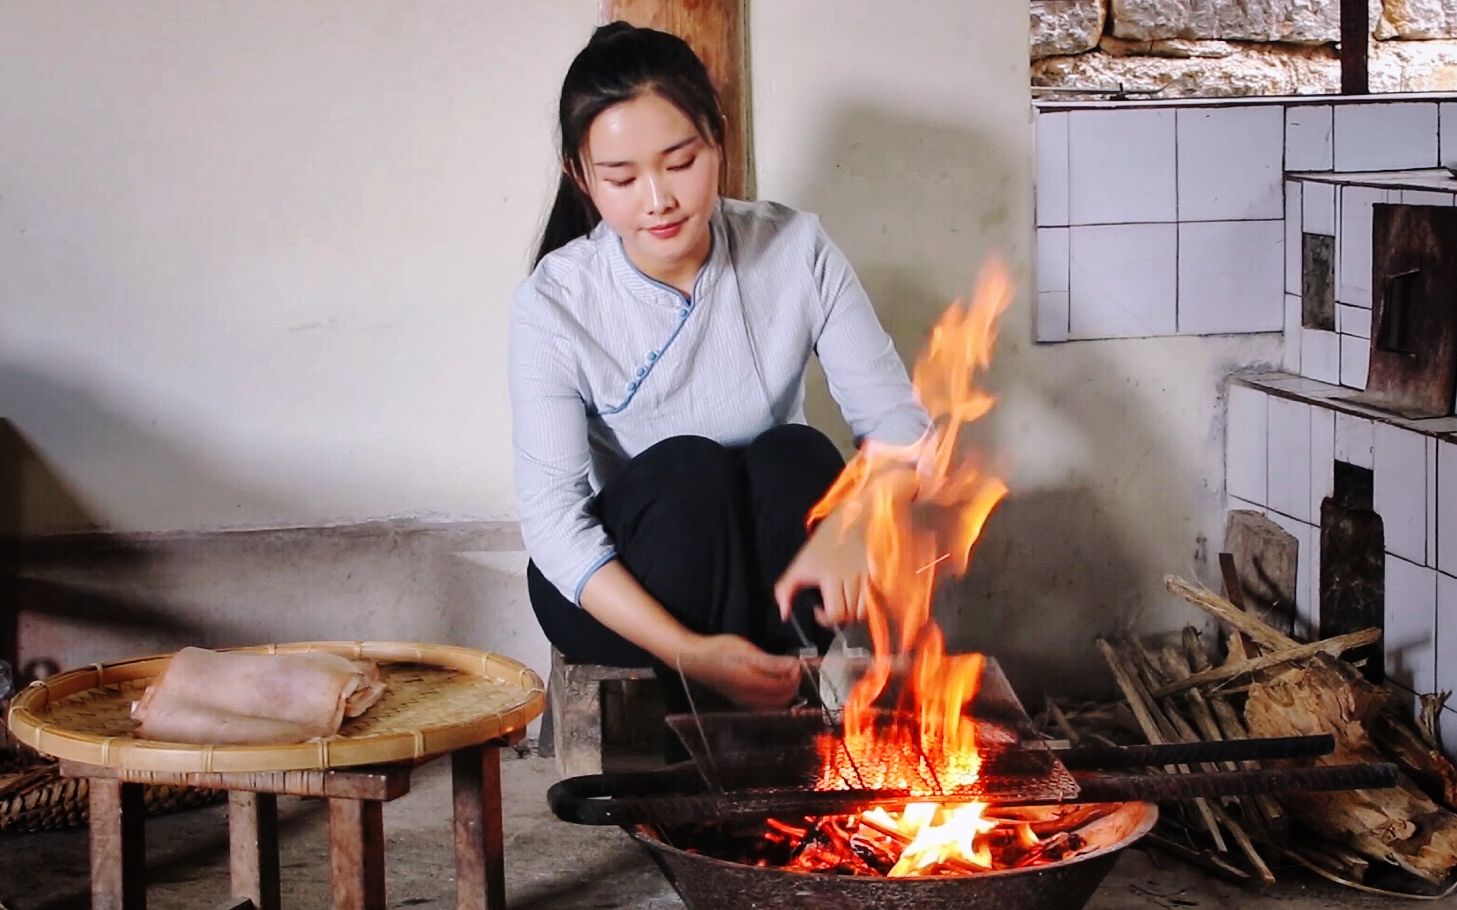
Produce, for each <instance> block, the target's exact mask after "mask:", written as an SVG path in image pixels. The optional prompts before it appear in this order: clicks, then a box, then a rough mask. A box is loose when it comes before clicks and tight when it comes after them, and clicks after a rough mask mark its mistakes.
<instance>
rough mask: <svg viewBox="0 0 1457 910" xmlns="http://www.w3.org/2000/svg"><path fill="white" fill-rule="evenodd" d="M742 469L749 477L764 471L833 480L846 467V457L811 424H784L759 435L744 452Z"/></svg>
mask: <svg viewBox="0 0 1457 910" xmlns="http://www.w3.org/2000/svg"><path fill="white" fill-rule="evenodd" d="M744 465H745V469H746V470H747V471H748V472H749V475H750V477H751V479H752V478H753V476H754V475H756V474H758V473H760V472H761V471H764V470H770V471H783V470H785V469H789V470H791V471H793V472H794V473H798V472H801V471H807V472H809V473H810V474H811V475H813V476H816V477H819V476H825V477H827V478H828V480H827V481H826V483H827V484H828V482H829V481H833V480H834V478H835V477H836V476H837V475H838V474H839V472H840V471H841V470H842V469H843V468H844V467H845V459H844V458H842V457H841V456H840V450H839V449H837V448H836V447H835V444H834V443H833V442H831V441H830V438H829V437H828V436H826V435H825V434H824V433H821V432H820V431H819V430H817V429H815V428H814V427H811V426H807V425H805V424H802V423H787V424H782V425H780V426H777V427H774V428H773V429H770V430H765V431H764V432H763V433H761V434H759V436H758V438H756V439H755V440H754V441H753V442H752V443H750V444H749V447H748V449H747V450H745V452H744Z"/></svg>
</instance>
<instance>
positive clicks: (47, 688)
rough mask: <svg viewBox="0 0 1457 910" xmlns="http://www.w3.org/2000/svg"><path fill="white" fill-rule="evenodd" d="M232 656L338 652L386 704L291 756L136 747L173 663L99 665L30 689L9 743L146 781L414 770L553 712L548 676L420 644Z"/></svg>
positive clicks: (243, 749) (16, 709) (289, 648)
mask: <svg viewBox="0 0 1457 910" xmlns="http://www.w3.org/2000/svg"><path fill="white" fill-rule="evenodd" d="M228 650H235V651H246V652H260V653H267V654H289V653H300V652H308V651H328V652H331V653H334V654H339V655H342V656H344V657H348V658H350V659H353V660H359V659H365V660H374V661H376V662H378V663H379V667H380V672H381V673H382V674H383V676H384V679H385V683H386V689H385V693H384V696H383V697H382V698H381V699H380V700H379V702H378V703H376V704H375V705H374V706H373V707H371V708H370V709H369V710H368V711H367V712H365V713H364V715H362V716H360V717H355V718H350V719H347V720H345V721H344V724H343V726H342V727H341V728H340V730H339V733H338V734H337V735H335V736H331V737H328V738H327V739H316V740H310V741H309V742H304V743H294V744H288V745H208V744H203V743H170V742H161V741H158V740H147V739H137V738H135V737H133V736H131V735H130V731H131V729H132V726H133V724H132V722H131V705H132V702H134V701H136V700H137V699H140V698H141V697H142V692H143V691H144V690H145V689H146V687H147V684H148V683H149V682H151V681H152V680H153V679H155V678H156V676H157V675H158V674H159V673H161V671H162V668H163V667H164V666H165V665H166V663H167V660H168V658H169V657H170V655H165V654H164V655H158V656H155V657H143V658H138V659H136V660H127V661H120V662H118V663H110V664H93V665H92V666H90V667H87V668H85V669H80V670H71V671H68V672H65V673H61V674H58V675H56V676H52V677H51V678H49V679H46V680H41V681H37V682H34V683H31V684H30V685H29V686H27V687H26V688H25V689H24V690H22V691H21V692H20V693H19V694H18V695H16V696H15V698H14V700H13V701H12V703H11V706H10V716H9V724H10V731H11V734H12V735H13V736H14V737H15V738H16V739H18V740H20V741H21V742H23V743H25V744H26V745H28V746H30V747H31V748H33V749H35V750H36V751H37V752H42V753H45V754H47V755H53V756H55V757H57V758H62V759H69V760H71V761H77V762H84V763H86V764H92V765H101V766H104V767H110V768H125V769H128V770H136V771H166V772H180V773H186V772H199V771H200V772H228V771H241V772H248V771H299V770H318V769H327V768H342V767H349V766H354V765H368V764H379V763H382V762H394V761H408V760H413V759H420V758H426V757H430V756H435V755H440V754H443V753H446V752H451V751H454V750H456V749H460V748H464V747H465V746H471V745H476V744H479V743H483V742H486V741H488V740H492V739H495V738H496V737H499V736H504V735H506V734H508V733H512V732H514V731H516V730H520V729H522V728H524V727H525V726H526V725H527V724H528V723H529V722H530V721H531V720H533V719H534V718H536V717H537V716H538V715H540V714H541V712H542V710H543V708H544V707H545V706H546V689H545V687H544V686H543V685H542V682H541V677H540V676H537V675H536V673H535V672H533V671H532V670H531V669H529V668H528V667H526V666H525V665H524V664H522V663H520V662H518V661H515V660H512V659H511V658H509V657H503V656H501V655H499V654H492V653H489V652H486V651H477V650H475V649H472V648H461V647H456V646H453V645H429V644H417V643H410V642H381V641H356V642H337V641H316V642H299V643H295V644H272V645H258V646H255V647H249V648H232V649H228Z"/></svg>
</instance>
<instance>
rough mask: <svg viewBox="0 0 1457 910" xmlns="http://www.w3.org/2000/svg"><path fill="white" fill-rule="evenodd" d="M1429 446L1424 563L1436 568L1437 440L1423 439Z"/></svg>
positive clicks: (1432, 438)
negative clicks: (1425, 555) (1425, 553)
mask: <svg viewBox="0 0 1457 910" xmlns="http://www.w3.org/2000/svg"><path fill="white" fill-rule="evenodd" d="M1423 441H1424V442H1425V443H1426V446H1427V508H1426V515H1427V558H1426V561H1425V562H1423V563H1422V565H1425V566H1431V567H1432V568H1436V565H1437V517H1438V516H1437V440H1436V439H1435V438H1434V437H1432V436H1427V437H1425V438H1424V439H1423Z"/></svg>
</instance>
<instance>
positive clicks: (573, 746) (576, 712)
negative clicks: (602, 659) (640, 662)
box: [547, 648, 656, 777]
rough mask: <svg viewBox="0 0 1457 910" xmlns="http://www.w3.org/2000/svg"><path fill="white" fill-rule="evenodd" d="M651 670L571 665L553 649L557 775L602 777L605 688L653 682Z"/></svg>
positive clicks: (550, 689)
mask: <svg viewBox="0 0 1457 910" xmlns="http://www.w3.org/2000/svg"><path fill="white" fill-rule="evenodd" d="M655 676H656V674H654V673H653V669H652V668H651V667H606V666H602V665H601V664H583V663H572V662H570V661H568V660H567V658H566V657H565V655H563V654H562V652H560V651H558V650H557V649H556V648H552V649H551V680H550V683H549V685H548V688H547V692H548V693H549V698H550V701H551V725H552V744H553V747H554V748H555V750H556V767H557V773H558V774H560V775H561V776H562V777H576V776H578V775H581V774H601V773H602V743H603V723H604V718H603V712H602V684H603V683H607V682H613V681H618V680H642V679H654V678H655Z"/></svg>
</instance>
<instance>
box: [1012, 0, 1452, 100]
mask: <svg viewBox="0 0 1457 910" xmlns="http://www.w3.org/2000/svg"><path fill="white" fill-rule="evenodd" d="M1369 2H1370V10H1371V22H1372V24H1373V26H1372V39H1373V40H1372V43H1371V49H1370V79H1371V90H1372V91H1373V92H1420V91H1448V90H1454V89H1457V0H1369ZM1031 26H1032V85H1033V87H1034V90H1035V89H1037V88H1043V89H1047V90H1048V91H1047V92H1046V93H1045V94H1046V95H1049V96H1056V97H1064V98H1066V97H1078V96H1079V95H1080V94H1087V95H1096V96H1100V97H1106V96H1108V95H1113V94H1119V93H1121V94H1124V95H1128V96H1131V97H1137V98H1149V97H1153V98H1175V97H1190V96H1196V97H1212V96H1220V95H1309V94H1330V93H1335V92H1338V91H1339V90H1340V81H1341V68H1340V59H1339V57H1338V56H1337V52H1336V42H1337V41H1338V40H1339V36H1340V0H1247V2H1242V3H1230V2H1227V0H1032V20H1031Z"/></svg>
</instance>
